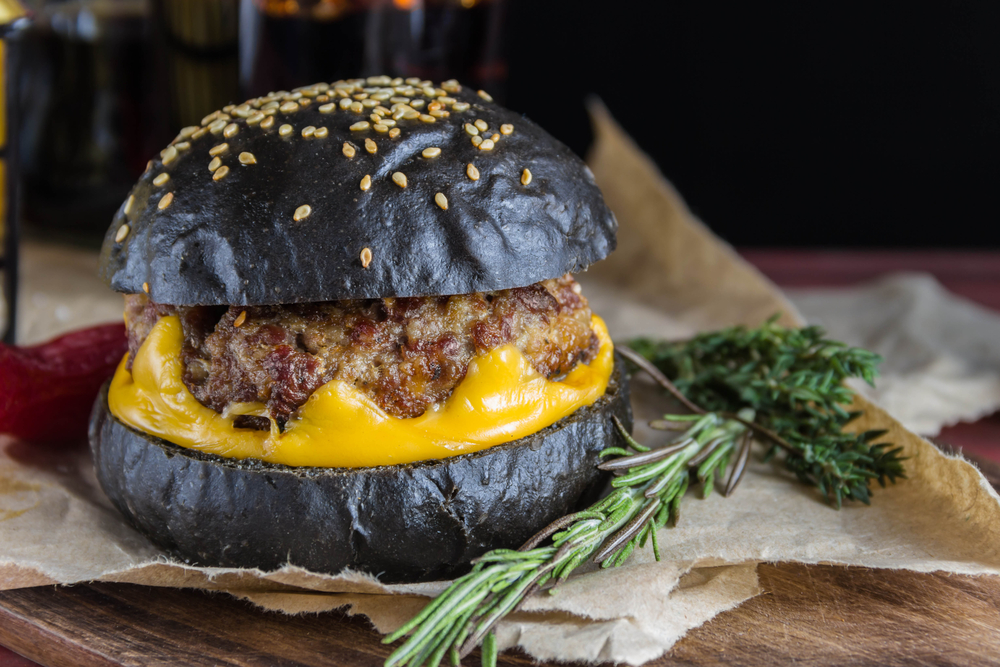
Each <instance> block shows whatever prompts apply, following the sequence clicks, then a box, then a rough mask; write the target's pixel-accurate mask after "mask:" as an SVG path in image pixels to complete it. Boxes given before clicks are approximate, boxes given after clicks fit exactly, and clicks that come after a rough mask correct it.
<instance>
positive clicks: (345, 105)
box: [339, 97, 351, 111]
mask: <svg viewBox="0 0 1000 667" xmlns="http://www.w3.org/2000/svg"><path fill="white" fill-rule="evenodd" d="M339 104H340V108H341V109H343V110H344V111H347V110H348V109H350V108H351V98H349V97H345V98H343V99H342V100H340V102H339Z"/></svg>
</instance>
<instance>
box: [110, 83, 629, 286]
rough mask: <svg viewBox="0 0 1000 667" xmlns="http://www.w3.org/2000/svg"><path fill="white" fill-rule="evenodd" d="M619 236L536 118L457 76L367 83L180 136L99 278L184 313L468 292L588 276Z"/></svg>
mask: <svg viewBox="0 0 1000 667" xmlns="http://www.w3.org/2000/svg"><path fill="white" fill-rule="evenodd" d="M394 84H395V85H394ZM390 89H391V93H390ZM340 91H343V92H340ZM360 96H363V97H364V99H357V97H360ZM386 96H388V98H386ZM376 98H378V99H376ZM404 99H408V100H409V101H408V102H404V101H403V100H404ZM432 105H433V107H434V108H431V107H432ZM382 110H385V113H382ZM373 114H375V116H374V117H373ZM380 114H381V115H380ZM378 120H385V121H386V122H385V123H381V122H379V123H376V121H378ZM397 130H398V132H397ZM434 149H438V150H434ZM470 165H471V167H470ZM165 176H166V177H165ZM616 230H617V223H616V221H615V219H614V216H613V215H612V213H611V212H610V211H609V210H608V208H607V206H606V205H605V203H604V200H603V198H602V196H601V193H600V191H599V190H598V189H597V186H596V185H595V184H594V181H593V176H592V174H591V173H590V171H589V169H587V167H586V165H584V163H583V162H582V161H581V160H580V159H579V158H577V157H576V155H574V154H573V153H572V152H571V151H570V150H569V149H568V148H567V147H566V146H564V145H563V144H561V143H560V142H558V141H557V140H555V139H554V138H553V137H551V136H550V135H549V134H548V133H546V132H545V131H544V130H542V129H541V128H539V127H538V126H537V125H535V124H534V123H532V122H531V121H529V120H527V119H526V118H524V117H522V116H520V115H518V114H516V113H514V112H511V111H509V110H507V109H505V108H503V107H501V106H499V105H498V104H496V103H494V102H492V101H491V100H490V99H489V96H488V95H485V94H483V95H481V94H479V93H477V92H476V91H474V90H470V89H468V88H461V87H460V86H458V85H457V84H456V83H454V82H445V83H444V84H440V86H434V87H426V88H424V87H422V86H421V85H419V84H418V85H413V84H406V83H402V82H399V80H396V81H393V80H390V79H389V78H388V77H372V78H369V79H367V80H354V81H351V82H346V83H342V84H334V85H326V84H317V85H315V86H310V87H306V88H304V89H297V90H296V91H294V92H292V93H282V94H281V95H272V96H269V97H264V98H257V99H254V100H249V101H248V102H247V103H244V104H242V105H239V106H236V107H226V109H225V110H223V111H221V112H216V113H215V114H211V115H209V116H208V117H206V118H205V119H204V120H203V125H202V126H198V127H193V128H185V130H183V131H182V133H181V134H180V135H179V136H178V138H177V139H176V140H175V141H174V143H173V144H171V145H170V146H169V147H167V148H166V149H165V150H164V151H163V152H162V153H161V155H160V157H159V158H158V159H155V160H153V161H152V162H151V163H150V166H149V168H148V169H147V171H146V173H145V174H144V175H143V176H142V178H141V179H140V180H139V182H138V183H137V184H136V186H135V187H134V188H133V190H132V192H131V194H130V195H129V197H128V199H127V200H126V201H125V203H123V205H122V207H121V208H120V209H119V211H118V213H117V214H116V216H115V218H114V221H113V222H112V225H111V227H110V228H109V229H108V233H107V235H106V237H105V241H104V247H103V251H102V256H101V275H102V277H103V278H104V279H105V280H106V281H107V283H108V285H109V286H110V287H111V288H112V289H114V290H116V291H119V292H126V293H135V292H139V291H143V290H144V286H148V288H146V290H147V291H148V293H149V295H150V297H151V298H152V299H153V300H155V301H157V302H159V303H167V304H174V305H198V304H201V305H210V304H231V305H265V304H278V303H297V302H310V301H330V300H340V299H356V298H388V297H403V296H427V295H439V294H464V293H469V292H480V291H492V290H500V289H508V288H513V287H521V286H525V285H529V284H532V283H535V282H539V281H541V280H545V279H549V278H555V277H557V276H560V275H563V274H565V273H568V272H570V273H571V272H578V271H582V270H584V269H586V267H587V266H589V265H590V264H592V263H593V262H595V261H598V260H600V259H603V258H604V257H605V256H607V254H608V253H609V252H611V251H612V250H613V249H614V247H615V232H616Z"/></svg>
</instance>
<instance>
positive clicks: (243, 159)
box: [240, 151, 257, 164]
mask: <svg viewBox="0 0 1000 667" xmlns="http://www.w3.org/2000/svg"><path fill="white" fill-rule="evenodd" d="M240 164H257V158H255V157H254V156H253V153H248V152H246V151H243V152H242V153H240Z"/></svg>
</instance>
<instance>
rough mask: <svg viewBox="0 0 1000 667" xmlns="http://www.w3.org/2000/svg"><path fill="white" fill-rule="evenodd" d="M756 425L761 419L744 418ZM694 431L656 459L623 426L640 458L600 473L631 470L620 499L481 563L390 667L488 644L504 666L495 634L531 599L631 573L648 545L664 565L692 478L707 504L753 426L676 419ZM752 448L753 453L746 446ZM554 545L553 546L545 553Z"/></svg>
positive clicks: (421, 621)
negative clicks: (577, 579) (666, 535)
mask: <svg viewBox="0 0 1000 667" xmlns="http://www.w3.org/2000/svg"><path fill="white" fill-rule="evenodd" d="M741 416H742V417H744V418H746V419H752V418H753V413H752V411H745V412H744V413H742V414H741ZM667 419H668V420H670V421H671V422H672V423H678V424H683V425H686V426H687V428H686V430H685V431H684V432H683V434H682V435H681V437H680V438H678V439H677V440H676V441H675V442H674V443H673V444H671V445H670V446H669V447H666V448H663V449H657V450H652V451H650V450H649V448H647V447H644V446H642V445H640V444H639V443H638V442H636V441H635V440H633V439H632V437H631V436H630V435H629V434H628V432H627V431H626V430H625V429H624V428H623V427H622V425H621V423H620V422H617V420H616V425H617V426H618V429H619V431H620V432H621V434H622V437H623V438H624V440H625V442H627V443H628V445H629V446H630V447H631V448H632V449H633V450H635V452H638V453H632V452H629V451H628V450H626V449H623V448H618V447H612V448H608V449H605V450H604V451H603V452H601V456H602V457H605V456H612V455H620V457H619V458H614V459H611V460H610V461H607V462H606V463H604V464H602V465H601V467H602V468H605V469H609V470H616V471H617V470H624V471H626V472H625V474H624V475H622V476H620V477H616V478H615V479H614V481H613V482H612V486H613V487H614V491H613V492H612V493H611V494H610V495H608V496H607V497H606V498H604V500H602V501H600V502H598V503H597V504H596V505H593V506H592V507H590V508H589V509H586V510H584V511H582V512H578V513H576V514H572V515H569V516H567V517H564V518H563V519H561V520H559V521H557V522H555V523H553V524H551V525H550V526H548V527H547V528H545V529H544V530H543V531H542V532H540V533H538V534H537V535H535V536H534V537H533V538H532V539H531V540H529V541H528V543H527V544H525V545H524V546H523V547H521V549H520V550H518V551H514V550H511V549H495V550H493V551H490V552H489V553H487V554H486V555H484V556H482V557H480V558H479V559H477V560H476V562H475V565H473V568H472V572H470V573H469V574H467V575H465V576H463V577H459V578H458V579H456V580H455V581H454V583H452V585H451V586H450V587H449V588H448V589H447V590H446V591H445V592H444V593H442V594H441V595H439V596H438V597H437V598H436V599H435V600H434V601H432V602H431V603H430V604H429V605H427V607H425V608H424V609H423V611H421V612H420V614H419V615H417V616H416V617H414V618H413V619H412V620H411V621H410V622H409V623H407V624H406V625H404V626H403V627H401V628H400V629H399V630H397V631H396V632H394V633H393V634H391V635H389V636H388V637H386V638H385V639H384V640H383V641H384V642H386V643H388V642H393V641H396V640H397V639H400V638H402V637H404V636H406V635H410V636H409V638H408V639H407V640H406V642H405V643H404V644H403V645H402V646H400V647H399V648H398V649H397V650H396V651H395V652H394V653H393V654H392V655H391V656H390V657H389V659H388V660H387V661H386V663H385V664H386V667H393V665H407V666H409V667H418V666H420V665H428V666H431V667H436V665H438V664H439V663H440V662H441V660H442V659H443V658H444V656H445V654H446V653H447V654H449V656H450V658H451V662H452V664H458V660H459V658H460V657H461V656H464V655H467V654H468V653H469V652H470V651H471V650H472V649H474V648H475V647H476V646H477V645H478V644H479V643H480V642H481V641H483V640H484V639H486V640H487V641H486V642H485V643H484V646H483V660H484V661H483V664H484V665H488V664H490V663H489V662H488V661H489V660H493V659H495V655H496V653H495V643H494V639H492V638H491V637H492V630H493V627H494V626H495V625H496V623H497V622H498V621H499V620H500V619H502V618H503V617H504V616H506V615H507V614H509V613H510V612H512V611H514V610H515V609H516V608H517V607H518V606H519V605H520V603H521V601H522V600H523V599H524V598H526V597H527V596H528V595H530V594H531V593H533V592H534V591H536V590H538V589H539V588H542V587H547V586H548V587H551V586H552V585H554V584H556V583H558V582H560V581H563V580H565V579H566V577H568V576H569V574H570V573H571V572H572V571H573V570H575V569H576V568H577V567H579V566H580V565H582V564H584V563H585V562H587V561H588V560H591V559H593V560H595V561H596V562H598V563H600V564H601V566H602V567H614V566H617V565H621V564H622V563H624V562H625V561H626V560H627V559H628V557H629V556H630V555H631V554H632V552H633V551H634V550H635V548H636V547H637V546H638V547H642V546H644V545H645V544H646V542H647V540H649V541H651V542H652V545H653V550H654V552H655V553H656V556H657V558H659V546H658V545H657V543H656V530H657V529H658V528H660V527H662V526H663V525H664V524H666V523H667V521H668V520H670V519H672V518H674V519H675V518H676V517H677V509H678V505H679V504H680V500H681V497H682V496H683V495H684V492H685V491H686V490H687V488H688V484H689V483H690V480H691V477H692V475H694V476H695V477H696V478H697V479H698V480H699V481H701V483H702V484H703V488H704V490H705V493H706V494H707V493H708V492H709V491H710V490H711V488H712V486H713V480H714V478H715V477H716V476H717V475H719V474H721V472H722V471H723V470H725V468H726V466H727V464H728V461H729V458H730V456H731V455H732V454H733V453H734V452H736V451H737V450H738V449H739V447H740V446H741V444H740V443H742V442H744V441H746V438H745V436H746V435H747V433H748V429H747V427H746V426H744V425H743V424H741V423H740V422H738V421H736V420H733V419H724V418H722V417H719V416H718V415H714V414H707V415H671V416H668V417H667ZM743 447H744V448H746V444H743ZM549 537H551V538H552V539H551V544H549V545H548V546H538V545H539V544H541V543H542V542H543V541H546V540H547V539H548V538H549Z"/></svg>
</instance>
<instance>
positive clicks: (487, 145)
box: [479, 139, 494, 151]
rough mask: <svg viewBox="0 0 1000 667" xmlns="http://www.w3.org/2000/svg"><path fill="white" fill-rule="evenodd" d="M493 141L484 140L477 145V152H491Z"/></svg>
mask: <svg viewBox="0 0 1000 667" xmlns="http://www.w3.org/2000/svg"><path fill="white" fill-rule="evenodd" d="M493 145H494V144H493V140H492V139H486V140H484V141H482V142H481V143H480V144H479V150H481V151H491V150H493Z"/></svg>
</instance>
